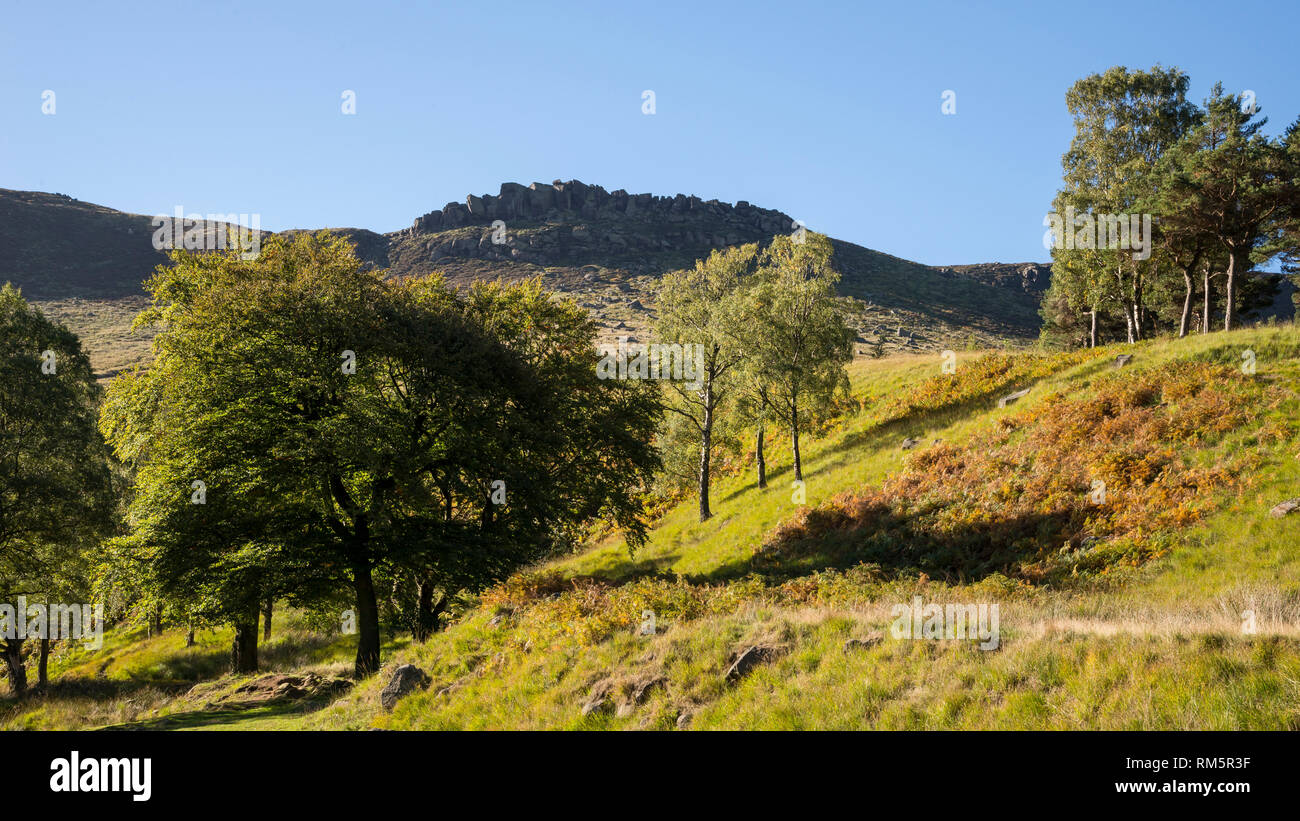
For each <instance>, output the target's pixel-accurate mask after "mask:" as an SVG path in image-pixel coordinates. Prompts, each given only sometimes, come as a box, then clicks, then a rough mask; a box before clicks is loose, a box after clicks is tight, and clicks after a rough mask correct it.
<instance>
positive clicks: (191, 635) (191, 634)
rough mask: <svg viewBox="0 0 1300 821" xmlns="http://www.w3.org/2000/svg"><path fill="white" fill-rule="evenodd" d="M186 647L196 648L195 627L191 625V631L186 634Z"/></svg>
mask: <svg viewBox="0 0 1300 821" xmlns="http://www.w3.org/2000/svg"><path fill="white" fill-rule="evenodd" d="M185 646H186V647H193V646H194V625H192V624H191V625H190V629H189V630H188V631H186V633H185Z"/></svg>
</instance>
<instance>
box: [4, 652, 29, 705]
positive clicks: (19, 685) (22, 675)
mask: <svg viewBox="0 0 1300 821" xmlns="http://www.w3.org/2000/svg"><path fill="white" fill-rule="evenodd" d="M23 641H25V639H5V646H4V656H5V667H6V668H8V670H9V689H10V690H11V691H12V692H13V694H14V695H16V696H21V695H23V694H25V693H26V692H27V668H26V667H25V666H24V665H23Z"/></svg>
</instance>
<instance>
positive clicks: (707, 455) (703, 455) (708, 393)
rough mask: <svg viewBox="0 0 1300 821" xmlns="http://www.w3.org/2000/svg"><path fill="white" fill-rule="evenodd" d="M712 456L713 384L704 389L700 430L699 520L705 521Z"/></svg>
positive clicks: (707, 512) (711, 513) (707, 511)
mask: <svg viewBox="0 0 1300 821" xmlns="http://www.w3.org/2000/svg"><path fill="white" fill-rule="evenodd" d="M712 456H713V386H712V385H709V386H708V387H706V388H705V389H704V424H703V426H702V429H701V431H700V521H701V522H703V521H706V520H707V519H708V518H709V517H710V516H712V515H713V512H712V511H710V510H709V468H710V465H709V462H710V459H711V458H712Z"/></svg>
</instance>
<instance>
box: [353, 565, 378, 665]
mask: <svg viewBox="0 0 1300 821" xmlns="http://www.w3.org/2000/svg"><path fill="white" fill-rule="evenodd" d="M352 585H353V588H354V589H355V590H356V594H357V661H356V674H357V678H364V677H366V676H369V675H371V674H373V673H375V672H377V671H378V670H379V603H378V602H377V601H376V599H375V584H374V580H373V578H372V577H371V574H370V563H369V562H366V561H359V562H357V563H356V564H354V565H353V567H352Z"/></svg>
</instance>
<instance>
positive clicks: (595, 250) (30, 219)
mask: <svg viewBox="0 0 1300 821" xmlns="http://www.w3.org/2000/svg"><path fill="white" fill-rule="evenodd" d="M150 220H151V218H150V217H147V216H141V215H135V214H124V213H122V212H119V211H114V210H112V209H109V208H105V207H103V206H98V205H93V204H90V203H84V202H80V201H78V200H74V199H71V198H69V197H65V196H63V195H60V194H42V193H37V192H26V191H9V190H4V189H0V282H3V281H12V282H13V283H14V284H15V285H18V286H20V287H22V288H23V290H24V293H25V294H26V296H27V297H28V298H29V299H32V300H33V301H34V302H37V303H39V304H40V305H41V306H42V308H44V309H45V310H46V311H47V312H48V313H49V314H51V315H52V316H54V317H56V318H58V319H59V320H61V321H63V322H65V323H66V324H67V325H68V326H69V327H70V328H71V329H72V330H74V331H76V332H77V333H78V334H80V335H81V336H82V337H83V339H85V340H86V341H87V345H88V348H89V351H90V354H91V357H92V360H93V362H94V363H95V366H96V369H97V370H98V371H99V372H100V373H101V374H103V375H105V376H107V375H111V374H112V373H115V372H117V371H119V370H120V369H122V368H124V367H126V366H128V365H130V364H132V363H134V362H138V361H140V360H141V359H143V358H144V357H145V356H146V355H147V350H148V339H147V338H145V337H141V336H133V335H131V334H130V332H129V325H130V319H131V317H133V316H134V314H135V313H136V312H138V311H139V309H140V307H141V306H142V305H143V301H142V300H143V291H142V288H141V283H142V282H143V281H144V280H145V279H146V278H147V277H148V276H149V275H150V273H151V272H152V270H153V268H154V266H156V265H158V264H160V263H162V262H165V261H166V260H165V257H164V255H163V254H162V253H161V252H159V251H156V250H154V248H153V246H152V242H151V240H152V235H153V229H152V228H151V226H150ZM498 220H500V222H501V223H503V227H502V231H501V232H498V231H496V230H495V229H494V226H493V224H494V223H495V222H496V221H498ZM211 225H215V223H206V224H205V229H207V230H211V229H210V227H209V226H211ZM793 225H794V222H793V220H792V219H791V218H790V217H789V216H788V215H786V214H783V213H781V212H780V211H775V210H771V209H766V208H759V207H757V206H753V205H750V204H749V203H747V202H743V201H742V202H738V203H736V204H734V205H732V204H730V203H724V202H719V201H718V200H702V199H700V198H699V197H695V196H687V195H684V194H678V195H675V196H672V197H661V196H655V195H652V194H628V193H627V192H625V191H621V190H620V191H613V192H608V191H606V190H605V189H604V188H602V187H600V186H596V185H587V184H585V183H582V182H578V181H576V180H571V181H569V182H561V181H558V180H557V181H555V182H554V183H550V184H546V183H533V184H532V185H530V186H528V187H525V186H522V185H519V184H517V183H505V184H503V185H502V186H501V189H500V192H499V193H498V194H496V195H487V194H485V195H482V196H479V195H470V196H468V197H466V199H465V202H464V203H460V202H451V203H448V204H447V205H446V206H444V207H443V208H442V209H440V210H437V211H431V212H429V213H427V214H425V215H423V216H421V217H419V218H417V219H416V220H415V221H414V222H413V224H412V225H411V227H409V228H406V229H403V230H400V231H393V232H389V233H377V232H375V231H370V230H367V229H362V228H335V229H331V230H334V231H336V232H338V233H341V234H343V235H345V236H347V237H348V238H349V239H350V240H352V241H353V242H354V243H355V245H356V247H357V254H358V256H359V257H361V258H362V259H363V260H365V261H367V262H368V263H369V264H371V265H374V266H375V267H379V268H385V269H388V270H390V271H391V272H392V273H393V274H394V275H398V276H407V275H412V274H425V273H430V272H434V271H438V272H442V273H444V274H445V275H446V276H447V277H448V279H449V280H450V281H451V282H453V283H455V284H464V283H467V282H470V281H473V280H479V279H496V278H503V279H520V278H528V277H540V278H541V279H542V281H543V283H544V285H545V286H546V287H548V288H550V289H552V290H555V291H557V292H560V293H563V294H567V295H569V296H571V297H572V298H573V299H575V300H576V301H577V302H579V303H580V304H582V305H583V306H584V307H585V308H587V309H588V310H589V311H590V312H591V313H592V315H593V316H594V317H595V318H596V320H597V321H598V322H599V323H600V327H601V337H602V339H605V340H608V339H613V338H614V337H617V336H620V335H626V336H629V337H633V338H635V339H638V340H644V338H645V337H646V336H647V334H648V331H649V328H650V326H651V325H652V323H653V322H654V317H655V314H654V289H655V285H656V283H657V281H658V279H659V277H660V276H662V275H663V274H664V273H667V272H669V271H673V270H677V269H680V268H683V267H687V266H690V265H692V264H694V261H695V260H696V259H699V258H701V257H704V256H707V255H708V254H709V252H710V251H711V250H712V249H714V248H721V247H726V246H730V245H735V244H739V243H748V242H765V241H767V240H769V239H770V238H771V237H772V236H773V235H774V234H776V233H781V232H789V231H791V229H792V227H793ZM298 230H306V229H298ZM287 233H292V232H287ZM494 236H495V237H496V238H497V239H500V240H501V242H494V241H493V239H494ZM835 265H836V267H837V268H838V269H839V271H840V273H841V275H842V278H843V279H842V283H841V292H842V293H843V294H844V295H845V296H848V297H851V298H853V300H854V301H853V309H852V317H851V319H852V321H853V323H854V324H855V326H856V327H857V329H858V333H859V343H860V352H863V351H864V350H865V347H866V345H867V344H868V343H872V344H874V343H875V341H876V340H877V338H879V339H881V340H882V341H883V345H884V348H885V350H886V351H887V352H899V351H938V350H942V349H944V348H954V349H959V348H971V347H993V346H1001V345H1005V344H1013V345H1015V344H1023V343H1026V342H1028V341H1031V340H1033V339H1034V338H1036V336H1037V333H1038V325H1039V317H1038V302H1039V299H1040V298H1041V291H1042V289H1043V288H1045V287H1046V282H1047V278H1048V274H1047V266H1042V265H1037V264H1035V263H1019V264H1002V263H984V264H980V265H975V266H947V267H932V266H928V265H922V264H920V263H916V262H910V261H908V260H905V259H900V258H898V257H894V256H890V255H889V254H885V253H882V252H879V251H874V250H871V249H868V248H863V247H861V246H859V245H855V244H853V243H850V242H844V241H840V240H836V241H835ZM1025 271H1033V272H1036V273H1033V274H1032V276H1031V275H1028V274H1025V273H1024V272H1025Z"/></svg>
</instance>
